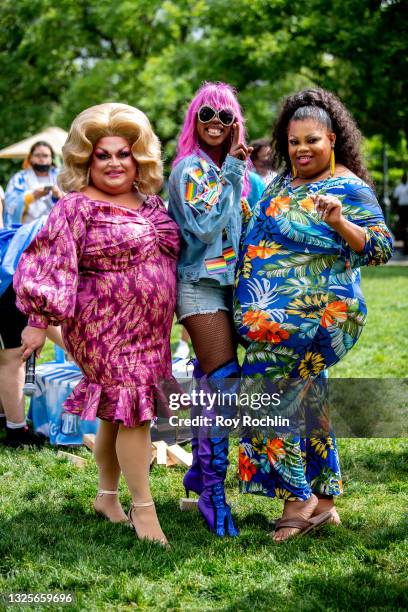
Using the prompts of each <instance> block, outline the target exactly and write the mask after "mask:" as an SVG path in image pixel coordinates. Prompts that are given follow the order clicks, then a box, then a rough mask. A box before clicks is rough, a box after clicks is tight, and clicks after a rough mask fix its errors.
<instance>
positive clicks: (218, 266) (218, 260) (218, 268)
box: [205, 255, 228, 274]
mask: <svg viewBox="0 0 408 612" xmlns="http://www.w3.org/2000/svg"><path fill="white" fill-rule="evenodd" d="M205 267H206V269H207V272H208V274H222V273H223V272H227V271H228V268H227V263H226V261H225V259H224V257H223V256H222V255H221V256H220V257H213V258H212V259H206V260H205Z"/></svg>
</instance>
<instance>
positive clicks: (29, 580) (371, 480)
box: [0, 267, 408, 612]
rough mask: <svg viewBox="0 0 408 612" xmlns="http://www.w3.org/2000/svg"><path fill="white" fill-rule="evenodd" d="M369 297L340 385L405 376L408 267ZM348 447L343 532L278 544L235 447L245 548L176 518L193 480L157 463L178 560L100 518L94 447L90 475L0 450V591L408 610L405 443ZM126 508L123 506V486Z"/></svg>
mask: <svg viewBox="0 0 408 612" xmlns="http://www.w3.org/2000/svg"><path fill="white" fill-rule="evenodd" d="M363 289H364V293H365V296H366V299H367V302H368V308H369V320H368V323H367V326H366V329H365V331H364V332H363V335H362V337H361V339H360V341H359V343H358V345H357V347H356V349H354V351H352V352H351V353H350V355H349V356H348V357H347V358H346V359H345V360H344V362H343V363H341V364H339V365H338V366H336V368H334V369H333V372H332V375H333V376H338V377H349V376H354V377H383V378H384V377H390V378H392V377H398V378H401V377H406V376H407V363H408V325H407V322H408V268H391V267H390V268H380V269H375V270H374V269H369V270H364V282H363ZM177 334H178V330H176V331H175V337H174V339H175V338H176V335H177ZM49 350H50V349H49V348H47V351H48V354H49ZM390 409H392V407H390ZM0 448H1V447H0ZM339 448H340V455H341V458H342V468H343V476H344V478H343V480H344V484H345V494H344V495H343V496H342V497H341V498H340V499H339V501H338V508H339V513H340V515H341V518H342V525H341V526H339V527H334V526H328V527H324V528H323V529H322V530H321V531H320V532H318V533H316V534H314V535H313V536H310V537H309V536H307V537H305V538H299V539H294V540H292V541H290V542H287V543H284V544H281V545H276V544H273V543H272V541H271V539H270V538H269V536H268V531H270V530H271V528H270V521H271V520H272V519H273V518H275V517H277V516H279V513H280V509H281V503H280V502H279V501H276V500H268V499H264V498H261V497H255V496H250V495H247V496H241V495H239V494H238V492H237V487H236V465H237V461H236V445H234V446H233V448H232V449H231V454H230V459H231V464H232V465H231V467H230V469H229V474H228V480H227V488H228V491H227V493H228V497H229V499H230V501H231V504H232V506H233V512H234V515H235V516H236V517H237V522H238V524H239V527H240V529H241V537H240V538H237V539H235V540H231V539H222V540H221V539H217V538H215V537H214V536H211V535H210V534H209V533H208V531H207V530H206V529H205V527H204V525H203V522H202V520H201V519H200V517H199V516H198V515H197V514H195V513H181V512H179V510H178V500H179V497H180V496H181V495H182V487H181V479H182V476H183V473H184V469H182V468H180V467H176V468H171V469H166V468H162V467H158V466H155V467H154V468H153V469H152V473H151V480H152V488H153V494H154V497H155V499H156V504H157V510H158V513H159V516H160V519H161V522H162V525H163V528H164V531H165V533H166V534H167V536H168V538H169V540H170V541H171V543H172V549H171V550H170V551H169V552H167V551H165V550H162V549H161V548H160V547H159V546H156V545H153V544H148V543H146V542H139V541H137V540H136V539H135V537H134V535H133V534H132V532H131V531H130V530H129V529H128V528H126V527H124V526H114V525H111V524H110V523H108V522H107V521H103V520H100V519H98V518H97V517H96V516H95V515H94V513H93V511H92V499H93V497H94V495H95V483H96V468H95V464H94V462H93V461H92V460H91V458H90V454H89V453H88V451H87V450H86V449H78V450H76V451H74V452H76V453H77V454H79V455H81V456H83V457H86V458H88V463H87V466H86V467H85V468H84V469H82V470H81V469H78V468H76V467H74V466H73V465H71V464H69V463H67V462H66V461H64V460H63V459H60V458H57V457H56V449H54V448H50V447H48V448H44V449H42V450H41V451H30V450H22V451H18V452H11V451H7V450H4V449H1V450H0V499H1V503H0V513H1V520H0V592H5V591H30V592H51V591H52V592H55V591H73V592H74V593H75V594H76V604H75V605H74V606H69V607H65V609H73V610H90V611H93V610H132V609H140V610H183V611H184V610H187V611H190V610H191V611H194V610H200V611H202V612H204V611H207V610H224V611H231V612H232V611H234V612H235V611H239V610H243V611H244V610H251V611H252V610H273V611H274V610H284V611H286V610H289V611H292V610H293V611H295V610H296V611H297V610H302V611H309V610H310V611H312V610H313V611H320V610H321V611H323V610H325V611H326V610H329V611H331V610H333V611H334V610H339V611H340V610H341V611H343V610H364V609H369V610H373V611H376V610H378V611H380V610H401V611H402V610H406V609H408V579H407V577H408V538H407V536H408V478H407V476H408V440H406V439H404V440H402V439H369V440H357V439H353V440H350V439H349V440H339ZM121 497H122V501H123V503H124V505H125V506H127V505H128V504H129V496H128V494H127V491H126V487H125V486H124V485H123V483H122V486H121ZM16 608H17V607H16ZM1 609H3V608H2V607H1V603H0V610H1ZM22 609H23V608H22ZM24 609H32V610H33V609H38V610H41V609H44V607H40V606H38V607H37V608H34V607H30V608H29V607H25V608H24ZM50 609H52V608H50ZM53 609H57V606H53ZM61 609H62V608H61Z"/></svg>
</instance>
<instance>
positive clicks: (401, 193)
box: [393, 172, 408, 255]
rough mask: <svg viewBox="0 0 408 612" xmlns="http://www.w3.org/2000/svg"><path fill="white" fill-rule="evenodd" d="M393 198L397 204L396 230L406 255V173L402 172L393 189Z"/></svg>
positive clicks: (407, 216) (407, 197)
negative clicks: (397, 219) (397, 218)
mask: <svg viewBox="0 0 408 612" xmlns="http://www.w3.org/2000/svg"><path fill="white" fill-rule="evenodd" d="M393 195H394V198H395V199H396V201H397V204H398V217H399V223H398V230H399V234H400V237H401V238H402V240H403V241H404V250H403V253H404V255H408V182H407V173H406V172H404V173H403V175H402V177H401V181H400V182H399V183H398V185H397V186H396V187H395V189H394V193H393Z"/></svg>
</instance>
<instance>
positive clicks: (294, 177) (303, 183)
mask: <svg viewBox="0 0 408 612" xmlns="http://www.w3.org/2000/svg"><path fill="white" fill-rule="evenodd" d="M360 141H361V134H360V132H359V130H358V128H357V126H356V124H355V123H354V121H353V119H352V117H351V116H350V114H349V113H348V111H347V109H346V108H345V107H344V106H343V104H342V103H341V102H340V100H339V99H338V98H337V97H336V96H335V95H334V94H332V93H330V92H328V91H325V90H323V89H308V90H305V91H302V92H299V93H297V94H295V95H293V96H290V97H288V98H287V99H286V100H285V101H284V104H283V107H282V110H281V112H280V114H279V116H278V119H277V122H276V125H275V129H274V133H273V138H272V161H273V164H274V167H277V168H278V167H280V168H281V169H282V172H281V174H280V175H279V176H277V177H276V178H275V179H274V180H273V181H272V183H271V184H270V185H269V187H268V188H267V189H266V192H265V194H264V196H263V198H262V199H261V200H260V202H258V204H257V206H256V207H255V209H254V210H253V211H252V212H253V216H252V218H251V219H250V221H249V222H248V224H247V226H246V227H245V228H244V232H243V236H242V242H241V250H240V255H239V262H238V268H237V284H236V290H235V301H234V305H235V312H234V320H235V323H236V329H237V331H238V333H239V334H240V336H242V337H243V339H244V340H246V342H247V348H246V355H245V359H244V362H243V365H242V375H243V379H244V380H245V379H248V381H251V380H253V381H261V383H262V385H265V386H266V387H265V388H267V389H268V390H273V389H275V390H276V391H277V392H278V393H281V395H280V397H281V402H280V405H282V406H284V407H286V406H288V407H289V408H292V407H299V408H300V409H301V410H302V409H303V410H304V412H303V413H301V414H304V415H306V416H305V417H304V419H305V423H306V436H305V437H303V433H302V437H301V436H300V435H299V433H300V432H301V428H298V427H294V428H293V429H290V428H289V430H284V428H279V427H276V426H275V429H273V428H271V429H270V430H269V431H268V432H266V433H264V432H260V433H257V432H256V431H254V432H252V433H251V435H248V436H244V437H243V438H242V440H241V444H240V456H239V471H240V478H241V491H242V492H244V493H255V494H258V495H266V496H268V497H278V498H280V499H282V500H284V511H283V516H282V519H281V520H280V521H278V522H277V524H276V527H275V533H274V536H273V539H274V540H275V541H283V540H287V539H288V538H291V537H293V536H296V535H299V534H303V533H306V532H308V531H310V530H311V529H314V528H316V527H318V526H319V525H322V524H324V523H327V522H331V523H335V524H338V523H339V522H340V519H339V516H338V514H337V512H336V510H335V508H334V497H335V496H337V495H339V494H340V493H341V492H342V484H341V475H340V466H339V459H338V454H337V448H336V440H335V437H334V434H333V432H332V431H330V426H329V425H328V423H327V422H328V419H327V414H328V413H327V409H328V405H327V400H326V395H325V393H326V382H325V378H326V369H327V368H329V367H331V366H332V365H334V364H336V363H337V362H338V361H339V360H340V359H342V358H343V357H344V356H345V355H346V354H347V353H348V351H349V350H350V349H351V348H352V347H353V346H354V345H355V343H356V342H357V340H358V338H359V336H360V334H361V331H362V329H363V326H364V323H365V320H366V314H367V309H366V305H365V302H364V298H363V295H362V292H361V287H360V271H359V268H360V266H366V265H379V264H383V263H386V262H387V260H388V259H389V258H390V257H391V255H392V238H391V234H390V232H389V230H388V228H387V227H386V225H385V223H384V218H383V214H382V212H381V208H380V206H379V204H378V201H377V199H376V196H375V193H374V191H373V187H372V183H371V179H370V177H369V175H368V173H367V170H366V168H365V167H364V165H363V161H362V157H361V153H360ZM248 384H250V383H248ZM249 388H250V387H249ZM258 391H259V389H258ZM283 392H284V395H282V393H283ZM297 402H298V403H297ZM268 409H269V410H270V411H272V407H271V406H269V407H268ZM289 414H290V413H289Z"/></svg>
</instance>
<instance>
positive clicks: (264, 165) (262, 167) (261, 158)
mask: <svg viewBox="0 0 408 612" xmlns="http://www.w3.org/2000/svg"><path fill="white" fill-rule="evenodd" d="M250 144H251V147H252V153H251V161H252V163H253V165H254V168H255V172H256V173H257V174H258V175H259V176H260V177H261V179H262V181H263V183H264V187H267V185H269V183H270V182H271V181H272V179H273V178H275V176H276V172H275V171H274V170H273V168H272V160H271V155H272V151H271V143H270V141H269V140H268V139H267V138H258V139H257V140H253V141H252V142H251V143H250Z"/></svg>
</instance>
